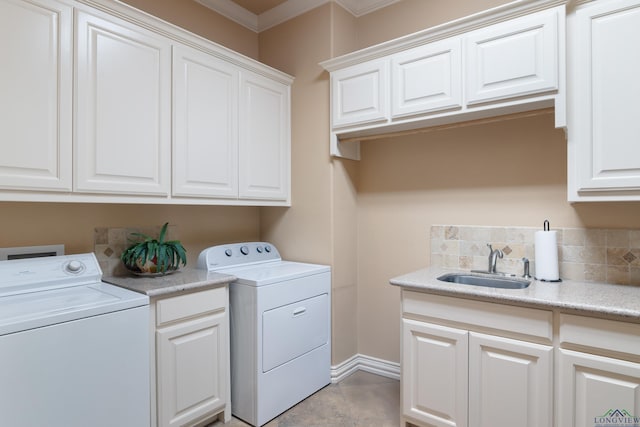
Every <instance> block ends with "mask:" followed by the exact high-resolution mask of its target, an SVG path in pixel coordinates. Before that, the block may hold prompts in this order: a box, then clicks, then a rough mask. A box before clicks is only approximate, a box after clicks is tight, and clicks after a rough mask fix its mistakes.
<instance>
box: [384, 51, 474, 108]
mask: <svg viewBox="0 0 640 427" xmlns="http://www.w3.org/2000/svg"><path fill="white" fill-rule="evenodd" d="M391 74H392V76H391V79H392V86H393V87H392V91H391V94H392V100H393V101H392V103H391V115H392V116H393V117H402V116H407V115H411V114H419V113H426V112H430V111H439V110H446V109H451V108H456V107H461V106H462V55H461V42H460V39H459V38H453V39H448V40H443V41H440V42H434V43H430V44H428V45H425V46H420V47H417V48H413V49H411V50H409V51H407V52H403V53H401V54H396V55H394V56H393V57H392V61H391Z"/></svg>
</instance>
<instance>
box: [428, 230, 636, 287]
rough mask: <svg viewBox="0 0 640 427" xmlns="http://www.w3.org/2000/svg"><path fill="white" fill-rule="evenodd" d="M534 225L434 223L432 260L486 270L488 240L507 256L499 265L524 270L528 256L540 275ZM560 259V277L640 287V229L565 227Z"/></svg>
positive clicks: (513, 270)
mask: <svg viewBox="0 0 640 427" xmlns="http://www.w3.org/2000/svg"><path fill="white" fill-rule="evenodd" d="M538 230H539V228H533V227H483V226H466V225H465V226H463V225H434V226H432V227H431V265H433V266H437V267H447V268H460V269H463V270H486V269H487V262H488V255H489V249H488V248H487V243H490V244H491V245H492V246H493V247H494V248H499V249H501V250H502V251H503V253H504V258H502V259H499V260H498V270H499V271H502V272H505V273H510V274H516V275H521V274H522V271H523V262H522V258H523V257H526V258H528V259H529V261H530V266H531V272H532V274H534V275H535V247H534V241H535V232H536V231H538ZM554 230H556V231H557V232H558V235H557V236H558V262H559V267H560V277H561V278H563V279H569V280H580V281H585V282H601V283H615V284H622V285H635V286H640V230H606V229H583V228H560V229H554Z"/></svg>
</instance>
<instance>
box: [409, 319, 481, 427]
mask: <svg viewBox="0 0 640 427" xmlns="http://www.w3.org/2000/svg"><path fill="white" fill-rule="evenodd" d="M467 356H468V332H467V331H463V330H460V329H454V328H449V327H445V326H440V325H434V324H430V323H425V322H419V321H415V320H410V319H402V379H401V383H402V399H401V400H402V413H403V415H404V416H406V417H409V418H410V419H413V420H415V421H418V422H423V423H426V424H427V425H429V426H435V427H445V426H446V427H465V426H467V396H468V363H467V361H468V358H467Z"/></svg>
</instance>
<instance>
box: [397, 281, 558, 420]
mask: <svg viewBox="0 0 640 427" xmlns="http://www.w3.org/2000/svg"><path fill="white" fill-rule="evenodd" d="M518 312H522V314H523V315H522V316H518ZM421 318H424V319H425V320H421ZM426 319H428V321H426ZM402 325H403V334H402V416H403V421H404V422H409V423H412V424H416V425H419V426H425V427H427V426H428V427H465V426H468V427H513V426H521V427H549V426H551V425H552V422H553V347H552V346H551V312H547V311H543V310H535V309H528V308H516V307H510V306H503V305H499V304H492V303H483V302H479V301H467V300H462V301H461V300H459V299H457V298H449V297H441V296H434V295H428V294H420V293H415V292H407V291H403V319H402ZM452 325H453V326H452ZM501 329H502V330H501ZM478 330H482V331H491V334H488V333H484V332H478ZM500 334H502V335H500ZM514 337H517V338H514ZM532 341H539V342H548V344H541V343H539V342H532ZM403 425H404V424H403Z"/></svg>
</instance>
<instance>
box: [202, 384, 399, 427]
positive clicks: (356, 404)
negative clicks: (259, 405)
mask: <svg viewBox="0 0 640 427" xmlns="http://www.w3.org/2000/svg"><path fill="white" fill-rule="evenodd" d="M399 425H400V382H399V381H398V380H394V379H390V378H386V377H382V376H379V375H374V374H370V373H368V372H364V371H357V372H355V373H353V374H351V375H349V376H348V377H347V378H345V379H344V380H342V381H340V382H339V383H337V384H330V385H328V386H327V387H325V388H323V389H322V390H320V391H318V392H317V393H315V394H313V395H311V396H309V397H308V398H307V399H305V400H303V401H302V402H300V403H298V404H297V405H296V406H294V407H293V408H291V409H289V410H288V411H287V412H285V413H283V414H281V415H280V416H279V417H277V418H275V419H274V420H272V421H270V422H269V423H267V424H265V426H264V427H321V426H322V427H328V426H330V427H398V426H399ZM246 426H248V424H246V423H244V422H242V421H240V420H238V419H237V418H232V420H231V421H230V422H229V423H227V424H222V423H221V422H215V423H213V424H210V425H209V426H208V427H246Z"/></svg>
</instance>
